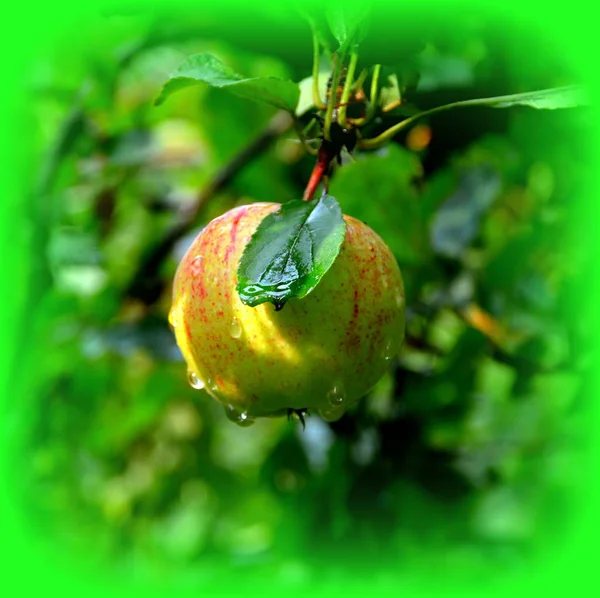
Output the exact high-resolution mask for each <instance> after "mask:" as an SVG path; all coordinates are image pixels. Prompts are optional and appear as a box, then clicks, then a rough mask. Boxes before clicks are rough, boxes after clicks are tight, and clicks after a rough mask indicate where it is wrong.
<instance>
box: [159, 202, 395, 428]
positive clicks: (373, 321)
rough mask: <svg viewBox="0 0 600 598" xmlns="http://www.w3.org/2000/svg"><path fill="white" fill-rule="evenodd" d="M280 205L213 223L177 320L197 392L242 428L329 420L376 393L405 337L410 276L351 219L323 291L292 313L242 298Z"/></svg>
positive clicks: (293, 303)
mask: <svg viewBox="0 0 600 598" xmlns="http://www.w3.org/2000/svg"><path fill="white" fill-rule="evenodd" d="M279 207H280V206H279V204H275V203H255V204H251V205H247V206H242V207H238V208H235V209H233V210H230V211H229V212H227V213H226V214H224V215H223V216H221V217H219V218H216V219H215V220H213V221H212V222H210V223H209V224H208V225H207V226H206V228H204V229H203V231H202V232H201V233H200V234H199V235H198V236H197V237H196V239H195V240H194V242H193V243H192V245H191V246H190V248H189V249H188V251H187V253H186V255H185V256H184V258H183V259H182V261H181V263H180V265H179V267H178V270H177V273H176V276H175V281H174V287H173V304H172V308H171V311H170V314H169V321H170V323H171V325H172V327H173V329H174V332H175V336H176V339H177V344H178V345H179V348H180V349H181V352H182V354H183V357H184V359H185V361H186V363H187V366H188V377H189V381H190V384H191V385H192V386H193V387H194V388H204V389H205V390H206V391H207V392H208V393H209V394H210V395H211V396H212V397H213V398H215V399H216V400H217V401H219V402H220V403H222V404H223V405H224V407H225V412H226V414H227V416H228V417H229V418H230V419H232V420H233V421H235V422H236V423H238V424H240V425H249V424H250V423H252V421H253V420H254V418H256V417H262V416H275V415H285V414H286V413H287V412H288V410H289V409H293V410H304V409H308V410H309V411H311V410H316V411H318V412H319V414H320V415H321V416H322V417H323V418H324V419H327V420H335V419H338V418H339V417H341V416H342V415H343V414H344V412H345V411H346V409H347V407H348V406H349V405H351V404H352V403H354V402H356V401H357V400H358V399H360V398H361V397H362V396H363V395H364V394H366V393H367V392H368V391H369V389H371V388H372V387H373V386H374V385H375V384H376V383H377V381H378V380H379V379H380V378H381V376H382V375H383V374H384V372H385V371H386V369H387V367H388V365H389V362H390V360H391V359H392V358H393V357H394V356H395V355H396V354H397V352H398V350H399V349H400V346H401V344H402V341H403V337H404V326H405V314H404V310H405V301H404V287H403V282H402V277H401V274H400V270H399V268H398V265H397V263H396V260H395V258H394V256H393V255H392V253H391V251H390V250H389V248H388V247H387V246H386V244H385V243H384V242H383V241H382V239H381V238H380V237H379V236H378V235H377V234H376V233H375V232H374V231H373V230H371V229H370V228H369V227H368V226H367V225H366V224H364V223H362V222H360V221H358V220H356V219H354V218H352V217H350V216H344V220H345V222H346V234H345V237H344V241H343V244H342V246H341V249H340V253H339V255H338V257H337V259H336V260H335V262H334V264H333V265H332V266H331V268H330V270H329V271H328V272H327V273H326V274H325V275H324V276H323V279H322V280H321V281H320V283H319V284H318V285H317V287H316V288H315V289H314V290H313V291H312V292H311V293H309V294H308V295H307V296H306V297H304V298H302V299H296V298H292V299H290V300H289V301H288V302H287V303H286V304H285V306H284V307H283V309H280V310H276V309H275V307H274V305H273V304H271V303H263V304H261V305H258V306H256V307H250V306H248V305H245V304H244V303H242V301H241V300H240V297H239V295H238V292H237V291H236V285H237V266H238V263H239V261H240V258H241V255H242V253H243V251H244V248H245V247H246V245H247V243H248V241H249V240H250V238H251V237H252V234H253V233H254V231H255V230H256V228H257V227H258V225H259V224H260V222H261V221H262V219H263V218H264V217H265V216H267V215H268V214H270V213H272V212H274V211H275V210H277V209H278V208H279Z"/></svg>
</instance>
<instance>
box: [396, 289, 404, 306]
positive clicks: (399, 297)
mask: <svg viewBox="0 0 600 598" xmlns="http://www.w3.org/2000/svg"><path fill="white" fill-rule="evenodd" d="M395 299H396V307H397V308H398V309H400V308H401V307H402V304H403V303H404V295H402V293H401V292H400V291H398V292H397V293H396V297H395Z"/></svg>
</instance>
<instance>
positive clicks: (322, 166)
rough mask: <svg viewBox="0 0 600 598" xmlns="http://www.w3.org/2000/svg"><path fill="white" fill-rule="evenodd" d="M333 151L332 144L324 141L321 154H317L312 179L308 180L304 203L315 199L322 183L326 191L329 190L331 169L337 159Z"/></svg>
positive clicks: (320, 149) (320, 150)
mask: <svg viewBox="0 0 600 598" xmlns="http://www.w3.org/2000/svg"><path fill="white" fill-rule="evenodd" d="M332 150H333V147H332V144H331V142H328V141H323V143H322V145H321V147H320V148H319V153H318V154H317V163H316V164H315V167H314V168H313V171H312V173H311V175H310V178H309V179H308V184H307V185H306V189H305V190H304V195H303V196H302V199H303V200H304V201H310V200H311V199H312V198H313V197H314V195H315V192H316V190H317V187H318V186H319V183H320V182H321V181H323V182H324V184H325V190H327V186H328V185H327V178H328V174H329V167H330V165H331V162H332V161H333V159H334V158H335V152H334V151H332Z"/></svg>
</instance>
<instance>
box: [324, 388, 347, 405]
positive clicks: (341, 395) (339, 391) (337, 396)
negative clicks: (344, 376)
mask: <svg viewBox="0 0 600 598" xmlns="http://www.w3.org/2000/svg"><path fill="white" fill-rule="evenodd" d="M345 399H346V393H345V392H344V388H343V386H342V385H341V384H337V385H336V386H334V387H333V388H332V389H331V390H330V391H329V392H328V393H327V400H328V401H329V403H330V404H331V405H334V406H336V407H337V406H339V405H341V404H342V403H343V402H344V400H345Z"/></svg>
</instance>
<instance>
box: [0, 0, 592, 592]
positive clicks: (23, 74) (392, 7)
mask: <svg viewBox="0 0 600 598" xmlns="http://www.w3.org/2000/svg"><path fill="white" fill-rule="evenodd" d="M351 1H352V0H351ZM122 4H123V7H124V8H127V9H129V7H131V6H132V4H131V3H122ZM139 4H140V7H143V6H144V3H143V2H140V3H139ZM165 4H166V3H165ZM398 4H400V3H396V2H392V0H388V1H387V2H384V1H383V0H382V1H381V2H378V3H376V5H377V8H378V9H379V10H387V11H389V12H390V13H394V14H397V15H398V18H399V19H401V8H400V7H399V6H398ZM438 4H439V5H440V6H443V7H444V8H448V7H450V6H452V7H453V9H454V10H455V11H456V15H457V18H460V13H461V8H464V7H465V6H467V7H470V6H477V7H479V6H483V5H484V3H483V2H460V3H457V2H454V3H451V2H441V3H435V2H428V3H425V2H423V3H421V5H420V7H419V8H420V10H423V11H425V10H426V9H427V8H429V9H430V10H432V11H433V10H436V8H437V5H438ZM197 5H198V6H199V5H200V3H198V4H197ZM320 5H321V6H322V5H323V3H321V4H320ZM424 5H425V6H424ZM243 6H244V4H243V3H242V2H228V3H227V4H226V6H225V8H229V9H231V10H232V18H243V16H244V8H243ZM404 6H406V4H404ZM485 6H486V8H489V9H490V10H492V9H493V10H499V11H500V12H501V13H504V14H505V15H506V17H507V22H509V21H510V20H513V21H516V22H525V23H529V24H531V29H532V35H534V34H535V32H536V31H539V32H541V33H543V34H544V35H546V36H548V37H549V38H551V39H552V40H553V41H554V42H555V43H556V48H557V51H560V52H564V53H565V54H566V55H568V59H569V61H570V63H571V64H572V66H573V67H574V69H575V70H576V72H578V74H579V75H580V78H581V80H582V81H583V82H584V83H585V84H586V86H587V87H588V90H589V95H590V97H591V98H597V97H598V94H597V88H598V81H597V75H596V71H597V63H596V56H595V54H594V51H593V49H592V48H594V46H595V42H596V37H597V35H598V34H597V31H596V28H595V26H594V22H593V21H594V20H593V18H592V17H591V16H588V11H587V10H586V8H585V7H584V5H583V3H581V2H571V3H569V4H568V5H564V4H558V3H548V2H541V1H539V0H535V1H533V2H528V3H524V2H521V1H519V2H516V1H515V0H512V1H511V2H505V3H503V4H502V7H501V8H500V7H498V6H493V5H489V4H487V3H486V4H485ZM102 7H112V8H117V9H118V8H120V7H121V5H120V4H118V3H116V2H109V3H100V2H97V1H96V2H92V3H91V5H88V6H86V7H85V8H82V7H81V6H71V5H68V4H64V5H62V6H60V7H57V6H48V5H46V4H44V5H42V4H41V3H39V4H37V5H36V4H34V5H32V4H26V5H19V6H17V5H15V6H12V7H11V9H9V11H8V13H7V15H6V16H5V17H4V19H3V20H4V25H5V27H4V33H3V35H2V37H1V38H0V45H1V51H2V54H1V55H2V57H3V65H4V69H3V71H4V78H3V80H4V86H3V91H2V94H0V98H1V101H2V104H3V106H2V108H1V110H0V130H1V131H2V135H1V137H0V157H1V158H2V160H1V162H0V164H1V167H0V176H1V177H2V189H3V197H2V200H1V201H0V209H1V210H2V213H1V214H0V230H1V236H0V238H1V239H2V241H3V243H2V263H3V276H2V277H1V284H2V285H3V286H2V293H1V295H0V296H1V297H2V298H3V301H2V303H3V306H2V310H0V318H1V320H0V325H1V329H2V335H1V339H0V342H1V343H2V344H3V345H4V346H3V347H1V350H0V365H1V369H0V393H1V394H0V400H2V405H1V411H0V443H1V444H0V459H1V461H0V466H1V469H0V472H1V474H2V480H1V481H0V483H1V484H2V492H1V493H0V509H1V510H0V517H1V520H0V530H2V532H1V534H2V542H1V544H0V545H1V547H2V560H1V561H0V562H2V569H3V571H4V584H3V585H4V587H5V588H6V590H7V591H9V592H10V591H12V592H14V593H16V594H18V595H20V596H24V595H34V594H35V595H38V594H42V593H44V594H46V593H55V592H56V593H60V594H61V595H63V596H65V595H69V594H71V593H73V594H78V595H83V596H86V597H87V596H94V595H96V594H98V595H103V596H104V595H106V594H107V593H110V595H113V596H134V595H137V594H140V595H144V596H149V595H150V594H152V593H156V594H157V595H158V594H159V593H161V594H162V593H163V592H164V591H168V590H169V588H168V586H167V585H165V586H163V587H154V588H151V589H150V588H147V587H143V586H138V585H132V582H131V581H122V580H120V579H119V578H118V577H114V578H112V577H111V578H108V577H105V578H98V577H96V576H95V575H93V574H92V573H91V572H89V571H88V572H87V573H86V569H85V568H83V567H79V566H78V564H77V565H75V563H73V562H72V561H70V560H69V557H64V558H63V557H62V556H61V555H60V550H59V548H60V547H56V549H57V550H56V551H52V550H48V547H42V546H41V544H40V542H39V538H37V536H36V532H35V530H34V529H30V523H31V522H29V521H28V520H27V518H26V513H25V512H24V511H23V509H22V507H21V505H19V504H17V503H16V502H15V501H14V500H13V499H12V496H11V494H12V487H11V482H12V481H14V478H13V477H12V474H13V473H14V472H15V469H16V468H18V460H17V459H16V456H17V455H18V452H19V449H18V447H19V438H17V437H15V436H14V435H13V433H12V430H13V428H15V427H16V426H15V421H14V417H15V414H14V413H13V412H12V409H11V407H12V405H13V404H14V403H15V401H22V402H23V404H26V402H27V393H28V388H29V386H28V379H30V378H31V377H32V376H35V364H33V363H31V359H30V353H29V352H28V351H29V349H30V347H29V346H28V343H27V335H26V332H25V331H26V330H27V323H28V321H29V318H28V314H29V313H30V310H31V309H33V308H34V305H33V302H32V298H33V297H34V291H35V260H36V253H35V252H36V246H35V239H36V226H37V223H36V221H35V217H34V215H32V214H31V210H32V205H33V202H32V201H31V196H32V189H31V180H32V178H33V177H32V176H31V172H32V171H35V169H36V165H35V164H32V154H31V151H30V150H31V148H30V147H29V143H28V139H30V138H31V135H32V134H34V133H35V131H34V123H32V122H31V120H30V119H29V117H28V114H27V97H28V88H27V85H28V80H27V74H28V72H29V69H30V68H31V65H32V64H34V63H35V58H36V56H37V55H39V53H41V52H44V51H45V50H46V49H47V48H49V47H52V44H54V43H56V40H57V38H58V37H60V36H61V35H63V34H65V33H67V32H68V31H69V29H70V28H73V27H76V26H77V23H78V22H80V21H85V20H86V19H87V18H88V17H89V15H91V14H94V13H97V12H98V10H99V9H100V8H102ZM411 7H412V4H411V5H410V6H409V8H408V9H409V10H410V8H411ZM225 8H224V9H225ZM5 10H6V9H5ZM449 26H450V24H449ZM539 59H540V60H543V57H539ZM591 109H592V110H597V107H592V108H591ZM557 142H559V140H557ZM584 142H585V143H589V147H590V151H592V152H594V158H597V157H598V153H597V152H598V131H597V130H595V131H590V138H589V139H587V140H582V143H584ZM597 191H598V181H597V180H594V188H593V189H589V193H587V197H585V198H579V201H578V204H577V208H578V209H579V210H581V214H582V222H585V223H587V224H588V227H589V228H588V229H587V230H582V239H588V240H589V247H590V251H591V252H593V253H594V254H595V255H596V254H597V252H598V240H597V235H598V234H599V230H598V224H599V222H600V218H599V214H598V208H597V206H596V205H595V201H596V197H598V194H597ZM589 274H590V276H589V280H590V283H589V288H587V289H585V292H586V294H588V296H589V294H591V296H592V297H598V298H600V294H599V292H598V287H599V283H598V281H599V280H600V276H599V270H598V268H597V267H595V268H594V270H593V271H591V272H590V273H589ZM599 303H600V302H599ZM572 309H574V310H576V309H577V306H576V305H573V306H572ZM597 332H600V331H597ZM595 349H596V350H597V349H598V347H595ZM598 382H599V380H598V376H597V375H596V379H595V380H593V381H592V383H591V384H590V385H589V386H588V387H589V388H590V397H589V399H590V401H589V402H590V405H591V406H590V413H589V416H590V418H589V422H590V433H589V438H588V439H587V440H588V441H589V445H590V447H591V448H590V451H589V453H588V458H586V459H585V460H584V463H582V465H581V467H582V472H583V473H584V475H586V476H587V477H588V479H589V486H588V491H587V492H586V493H585V495H584V496H582V497H578V500H576V501H574V508H576V510H577V512H576V513H575V517H574V518H573V524H572V529H571V532H570V535H569V538H568V541H567V542H566V544H565V543H562V544H561V543H560V541H558V540H557V542H556V545H553V546H547V547H546V548H547V550H546V552H545V554H546V555H547V556H546V558H544V560H543V562H540V563H539V566H538V567H534V568H532V569H528V570H525V571H521V572H519V573H517V574H515V575H514V576H513V575H509V576H507V577H506V578H504V580H503V581H502V582H501V583H499V584H497V585H495V586H491V587H490V586H487V584H485V580H481V579H475V578H473V579H470V580H469V582H468V583H465V580H464V579H462V580H459V579H458V578H457V580H456V584H455V585H454V584H453V583H452V581H451V580H447V583H446V580H445V579H440V580H437V581H436V572H434V571H431V572H415V576H414V578H410V579H405V578H403V579H402V580H399V579H396V578H394V576H393V572H390V575H389V576H386V577H385V579H383V578H382V579H381V580H380V581H379V582H377V583H375V584H374V585H370V584H369V585H367V584H363V583H358V582H357V580H353V579H352V578H350V577H349V578H348V579H347V583H345V584H344V586H343V587H340V586H339V585H337V586H336V587H335V588H334V587H325V586H323V587H320V586H317V587H311V588H310V592H311V594H312V595H313V596H314V595H321V594H322V595H331V594H334V593H337V592H336V591H335V590H337V591H338V592H339V593H342V592H343V593H344V594H350V595H354V594H358V593H363V592H364V593H369V592H372V591H373V590H375V591H376V592H377V593H378V594H379V595H381V594H382V593H386V594H387V593H388V591H389V593H390V594H391V593H393V594H394V595H397V593H398V591H399V590H400V591H402V590H404V591H405V592H410V593H411V595H424V594H428V593H431V592H437V591H440V592H443V593H444V594H446V595H448V594H455V595H456V594H460V595H465V594H471V593H472V594H474V595H481V594H482V593H485V595H493V594H496V593H501V594H503V595H504V594H506V593H508V592H510V593H511V594H512V595H521V594H532V593H542V592H543V593H544V594H546V595H553V594H558V593H563V592H569V591H573V590H574V589H575V587H577V586H578V587H580V588H581V589H584V588H586V586H587V587H593V585H594V583H593V582H594V577H595V576H594V573H595V571H594V567H595V562H594V561H595V549H596V533H595V530H598V529H600V525H599V523H600V521H599V517H598V515H599V513H600V508H599V498H600V491H599V489H600V486H599V482H598V476H597V472H598V471H599V468H598V467H597V464H598V455H599V449H600V444H599V442H598V440H597V439H596V436H597V435H596V434H594V430H595V429H596V424H597V423H598V422H599V421H600V418H599V417H598V416H599V411H600V410H599V408H598V406H597V405H594V401H593V399H594V398H595V397H596V396H599V395H600V393H598V391H599V390H600V385H599V383H598ZM353 566H356V567H360V563H357V564H353ZM386 580H387V581H386ZM238 581H239V591H244V590H245V591H248V590H249V589H250V586H251V585H252V579H251V578H249V579H245V580H238ZM257 581H258V580H257ZM260 583H261V585H260V587H256V588H252V589H256V590H257V591H260V593H261V594H265V593H266V594H270V593H271V592H272V593H273V595H279V594H280V593H281V592H282V591H283V592H285V593H286V594H287V595H290V594H293V587H292V586H289V587H282V588H279V587H275V586H272V585H270V584H269V583H268V582H267V583H265V580H264V579H263V580H262V581H261V582H260ZM236 586H237V584H236ZM236 586H233V585H231V586H228V588H229V589H230V590H232V591H233V590H234V587H236ZM222 588H223V586H222V585H221V584H220V583H217V584H216V585H215V587H214V588H212V589H211V591H210V594H211V595H212V594H217V593H220V592H219V590H220V589H222ZM188 590H189V593H190V594H194V595H197V594H198V590H197V589H195V588H192V587H190V588H188V589H186V588H182V589H179V588H178V589H177V593H178V594H179V595H181V594H185V593H188ZM203 590H206V588H203ZM305 590H306V588H305V589H303V593H306V591H305ZM483 590H485V592H483Z"/></svg>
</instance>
